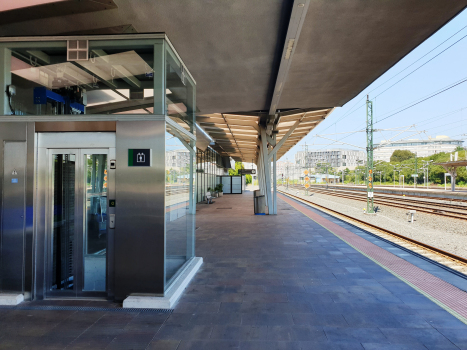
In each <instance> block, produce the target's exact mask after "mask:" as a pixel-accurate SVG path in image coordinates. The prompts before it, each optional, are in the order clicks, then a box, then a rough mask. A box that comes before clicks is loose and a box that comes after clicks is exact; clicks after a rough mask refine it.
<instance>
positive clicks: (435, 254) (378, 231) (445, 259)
mask: <svg viewBox="0 0 467 350" xmlns="http://www.w3.org/2000/svg"><path fill="white" fill-rule="evenodd" d="M278 192H279V193H282V194H283V195H285V196H288V197H290V198H293V199H296V200H298V201H300V202H303V203H306V204H307V205H309V206H311V207H315V208H316V209H319V210H321V211H323V212H325V213H328V214H330V215H332V216H334V217H336V218H338V219H341V220H343V221H346V222H348V223H350V224H352V225H354V226H357V227H360V228H362V229H365V230H366V231H368V232H370V233H372V234H373V235H376V236H379V237H381V238H383V239H386V240H389V241H391V242H393V243H396V244H398V245H400V246H402V247H404V248H406V249H409V250H411V251H415V252H416V253H418V254H420V255H423V256H425V257H427V258H429V259H431V260H435V261H436V262H438V263H440V264H442V265H446V266H448V267H449V268H452V269H454V270H457V271H459V270H461V271H464V273H465V271H467V259H466V258H463V257H461V256H458V255H455V254H452V253H450V252H447V251H445V250H442V249H439V248H436V247H433V246H431V245H429V244H425V243H423V242H420V241H417V240H415V239H412V238H409V237H406V236H404V235H401V234H398V233H396V232H393V231H390V230H387V229H385V228H382V227H379V226H377V225H373V224H371V223H368V222H366V221H363V220H360V219H357V218H355V217H353V216H350V215H346V214H343V213H340V212H338V211H336V210H333V209H329V208H327V207H324V206H322V205H319V204H316V203H313V202H311V201H309V200H306V199H304V198H301V197H299V196H295V195H293V194H290V193H287V192H284V191H281V190H278ZM459 267H460V268H459Z"/></svg>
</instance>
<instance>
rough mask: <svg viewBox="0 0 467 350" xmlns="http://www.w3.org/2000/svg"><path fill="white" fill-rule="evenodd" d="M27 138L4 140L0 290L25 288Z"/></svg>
mask: <svg viewBox="0 0 467 350" xmlns="http://www.w3.org/2000/svg"><path fill="white" fill-rule="evenodd" d="M25 172H26V142H4V145H3V198H0V199H2V200H3V210H2V213H1V230H0V248H1V249H0V259H1V261H0V267H1V270H0V278H1V280H0V290H1V291H15V292H20V291H23V271H24V263H23V261H24V253H23V249H24V248H23V247H24V244H23V240H24V223H25V221H24V212H25V175H26V174H25Z"/></svg>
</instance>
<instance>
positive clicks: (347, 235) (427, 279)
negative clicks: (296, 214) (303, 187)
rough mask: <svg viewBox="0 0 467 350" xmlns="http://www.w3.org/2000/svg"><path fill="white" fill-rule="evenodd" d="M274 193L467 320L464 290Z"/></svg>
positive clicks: (463, 319)
mask: <svg viewBox="0 0 467 350" xmlns="http://www.w3.org/2000/svg"><path fill="white" fill-rule="evenodd" d="M278 196H279V197H280V198H281V199H282V200H284V201H285V202H287V203H288V204H290V205H291V206H292V207H294V208H295V209H297V210H298V211H300V212H302V213H303V214H305V215H306V216H308V217H309V218H310V219H312V220H313V221H315V222H317V223H318V224H320V225H321V226H323V227H324V228H326V229H327V230H329V231H330V232H332V233H333V234H335V235H336V236H338V237H339V238H341V239H342V240H344V241H345V242H347V243H348V244H350V245H351V246H353V247H354V248H356V249H358V250H359V251H360V252H362V253H364V254H365V255H366V256H368V257H370V258H371V259H373V260H374V261H376V262H377V263H379V264H380V265H381V266H383V267H384V268H386V269H387V270H388V271H390V272H391V273H393V274H395V275H396V276H398V277H399V278H401V279H403V280H404V281H406V282H408V283H410V284H411V285H412V286H415V287H416V288H417V289H418V290H419V291H422V292H423V293H424V294H425V295H426V296H428V297H430V298H431V299H432V300H433V301H435V302H437V303H438V304H439V305H440V306H442V307H443V308H445V309H446V310H447V311H449V312H451V313H452V314H454V315H455V316H456V317H458V318H460V319H461V320H462V321H463V322H465V323H467V293H466V292H464V291H462V290H460V289H459V288H457V287H455V286H453V285H451V284H449V283H447V282H445V281H443V280H442V279H440V278H438V277H436V276H433V275H432V274H430V273H429V272H426V271H424V270H422V269H420V268H419V267H417V266H415V265H413V264H411V263H409V262H407V261H405V260H404V259H402V258H399V257H398V256H396V255H394V254H392V253H390V252H388V251H387V250H385V249H383V248H380V247H378V246H377V245H375V244H373V243H371V242H369V241H367V240H366V239H364V238H362V237H360V236H358V235H356V234H355V233H352V232H351V231H349V230H346V229H345V228H343V227H341V226H339V225H337V224H335V223H333V222H332V221H329V220H327V219H326V218H324V217H322V216H321V215H319V214H316V213H315V212H313V211H312V210H310V209H308V208H306V207H305V206H303V205H301V204H298V203H297V202H295V201H293V200H291V199H289V198H287V197H286V196H283V195H281V194H278Z"/></svg>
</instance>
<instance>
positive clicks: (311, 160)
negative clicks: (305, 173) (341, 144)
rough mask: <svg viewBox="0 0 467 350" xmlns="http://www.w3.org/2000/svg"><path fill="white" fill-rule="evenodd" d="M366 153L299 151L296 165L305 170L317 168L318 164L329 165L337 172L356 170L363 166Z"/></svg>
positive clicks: (347, 150)
mask: <svg viewBox="0 0 467 350" xmlns="http://www.w3.org/2000/svg"><path fill="white" fill-rule="evenodd" d="M365 159H366V153H365V152H363V151H356V150H352V149H342V148H336V149H327V150H321V151H308V152H305V151H298V152H297V153H296V154H295V163H296V164H297V165H299V166H301V167H303V168H305V167H309V168H315V167H316V166H317V165H318V164H322V163H327V164H329V165H330V166H331V167H333V168H337V170H342V169H346V168H349V169H350V170H353V169H355V167H357V166H358V165H361V164H363V162H364V161H365Z"/></svg>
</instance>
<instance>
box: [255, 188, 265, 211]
mask: <svg viewBox="0 0 467 350" xmlns="http://www.w3.org/2000/svg"><path fill="white" fill-rule="evenodd" d="M253 200H254V207H255V215H266V199H265V197H264V195H262V194H261V192H260V190H255V191H254V197H253Z"/></svg>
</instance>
